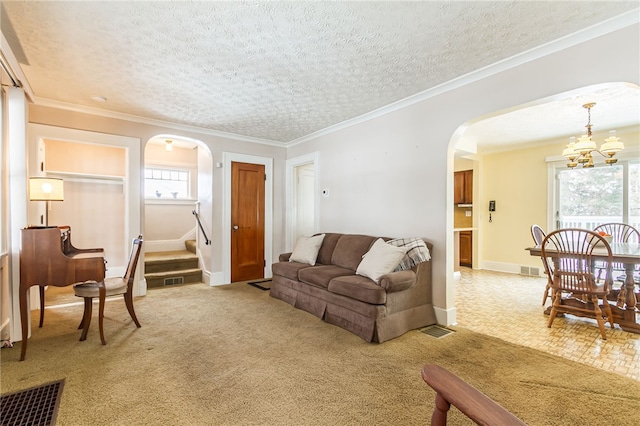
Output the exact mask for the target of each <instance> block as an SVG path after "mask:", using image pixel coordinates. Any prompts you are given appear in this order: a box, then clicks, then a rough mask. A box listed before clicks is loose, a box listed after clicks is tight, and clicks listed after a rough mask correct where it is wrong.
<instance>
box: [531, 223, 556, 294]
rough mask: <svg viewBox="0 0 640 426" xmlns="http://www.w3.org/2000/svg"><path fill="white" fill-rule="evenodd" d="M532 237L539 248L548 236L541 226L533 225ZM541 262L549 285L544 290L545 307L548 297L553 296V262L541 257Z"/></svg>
mask: <svg viewBox="0 0 640 426" xmlns="http://www.w3.org/2000/svg"><path fill="white" fill-rule="evenodd" d="M531 236H532V237H533V241H534V242H535V243H536V245H537V246H539V245H541V244H542V241H543V240H544V237H546V236H547V234H545V233H544V231H543V230H542V228H541V227H540V226H539V225H531ZM540 260H542V266H543V267H544V273H545V274H546V275H547V285H546V287H545V289H544V295H543V296H542V306H544V304H545V303H547V297H549V296H551V294H550V291H551V281H552V277H553V263H551V261H550V260H549V259H548V258H545V257H541V258H540ZM552 299H553V298H552Z"/></svg>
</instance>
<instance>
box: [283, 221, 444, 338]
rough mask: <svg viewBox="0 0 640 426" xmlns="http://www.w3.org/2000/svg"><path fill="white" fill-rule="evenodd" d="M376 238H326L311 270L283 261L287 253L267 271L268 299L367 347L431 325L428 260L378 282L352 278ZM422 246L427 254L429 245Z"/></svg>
mask: <svg viewBox="0 0 640 426" xmlns="http://www.w3.org/2000/svg"><path fill="white" fill-rule="evenodd" d="M377 239H378V237H372V236H367V235H352V234H338V233H327V234H325V237H324V239H323V241H322V245H321V246H320V249H319V251H318V256H317V260H316V264H315V265H314V266H311V265H309V264H304V263H298V262H289V257H290V256H291V253H284V254H281V255H280V258H279V260H280V261H279V262H278V263H274V264H273V266H272V271H273V282H272V285H271V292H270V295H271V296H272V297H276V298H278V299H281V300H284V301H285V302H287V303H289V304H290V305H292V306H294V307H296V308H299V309H302V310H305V311H307V312H310V313H312V314H313V315H315V316H317V317H318V318H321V319H323V320H324V321H326V322H328V323H331V324H335V325H337V326H339V327H342V328H344V329H346V330H349V331H351V332H352V333H354V334H356V335H358V336H360V337H361V338H363V339H364V340H366V341H367V342H378V343H382V342H384V341H386V340H389V339H393V338H394V337H398V336H400V335H402V334H404V333H405V332H407V331H409V330H412V329H416V328H420V327H424V326H427V325H432V324H435V323H436V319H435V313H434V310H433V305H432V296H431V293H432V291H431V261H426V262H422V263H419V264H418V265H416V266H415V267H413V268H412V269H408V270H403V271H398V272H391V273H388V274H385V275H383V276H382V277H381V278H380V279H379V281H378V283H376V282H374V281H372V280H371V279H369V278H367V277H364V276H360V275H357V274H356V272H355V271H356V270H357V268H358V265H359V263H360V261H361V260H362V257H363V255H364V254H365V253H367V251H368V250H369V248H370V247H371V246H372V245H373V243H374V242H375V241H376V240H377ZM386 240H389V239H388V238H385V241H386ZM425 243H426V245H427V247H428V249H429V251H430V252H431V251H432V245H431V244H430V243H427V242H426V241H425Z"/></svg>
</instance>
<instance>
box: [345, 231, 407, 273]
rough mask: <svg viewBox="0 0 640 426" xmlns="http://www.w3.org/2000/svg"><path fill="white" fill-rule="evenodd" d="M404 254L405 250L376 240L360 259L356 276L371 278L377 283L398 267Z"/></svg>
mask: <svg viewBox="0 0 640 426" xmlns="http://www.w3.org/2000/svg"><path fill="white" fill-rule="evenodd" d="M406 252H407V249H406V248H404V247H396V246H392V245H390V244H387V243H385V242H384V240H383V239H382V238H378V239H377V240H376V242H375V243H373V245H372V246H371V248H370V249H369V251H368V252H367V253H366V254H365V255H364V256H363V257H362V261H361V262H360V264H359V265H358V269H357V270H356V274H358V275H362V276H364V277H368V278H371V279H372V280H373V281H375V282H376V283H377V282H378V280H379V279H380V277H381V276H383V275H384V274H388V273H389V272H391V271H393V269H394V268H395V267H396V266H398V263H399V262H400V261H401V260H402V258H403V256H404V255H405V253H406Z"/></svg>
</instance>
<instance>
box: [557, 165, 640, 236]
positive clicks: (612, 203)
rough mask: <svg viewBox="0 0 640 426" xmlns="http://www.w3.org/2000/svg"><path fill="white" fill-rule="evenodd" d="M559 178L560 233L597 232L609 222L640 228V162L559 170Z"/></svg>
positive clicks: (558, 207) (558, 220) (558, 226)
mask: <svg viewBox="0 0 640 426" xmlns="http://www.w3.org/2000/svg"><path fill="white" fill-rule="evenodd" d="M556 177H557V179H556V195H557V199H556V221H555V226H556V229H557V228H574V227H575V228H585V229H593V228H595V227H596V226H598V225H601V224H603V223H609V222H622V223H628V224H629V225H631V226H633V227H635V228H639V227H640V161H637V160H634V161H620V162H618V163H616V164H614V165H612V166H607V165H601V166H596V167H594V168H590V169H574V170H570V169H566V168H564V169H560V168H558V169H557V170H556Z"/></svg>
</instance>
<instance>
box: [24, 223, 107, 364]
mask: <svg viewBox="0 0 640 426" xmlns="http://www.w3.org/2000/svg"><path fill="white" fill-rule="evenodd" d="M105 272H106V268H105V257H104V249H102V248H97V249H84V250H83V249H78V248H76V247H74V246H73V244H71V229H70V228H69V227H68V226H64V227H60V228H58V227H37V228H25V229H23V230H22V248H21V249H20V291H19V300H20V322H21V326H22V348H21V349H22V350H21V352H20V361H23V360H24V358H25V355H26V353H27V336H28V333H29V327H28V324H29V323H28V320H29V308H28V306H27V297H28V295H29V289H30V288H31V287H32V286H34V285H39V286H40V289H41V291H40V309H41V311H40V320H41V323H42V318H43V316H42V315H43V310H44V298H43V296H44V291H43V289H44V286H47V285H52V286H55V287H65V286H68V285H71V284H74V283H77V282H80V281H87V280H95V281H102V280H104V277H105Z"/></svg>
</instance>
